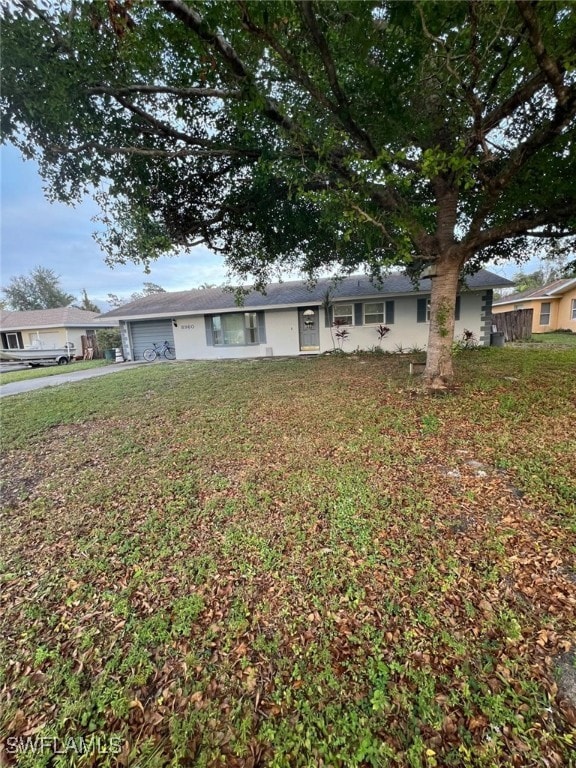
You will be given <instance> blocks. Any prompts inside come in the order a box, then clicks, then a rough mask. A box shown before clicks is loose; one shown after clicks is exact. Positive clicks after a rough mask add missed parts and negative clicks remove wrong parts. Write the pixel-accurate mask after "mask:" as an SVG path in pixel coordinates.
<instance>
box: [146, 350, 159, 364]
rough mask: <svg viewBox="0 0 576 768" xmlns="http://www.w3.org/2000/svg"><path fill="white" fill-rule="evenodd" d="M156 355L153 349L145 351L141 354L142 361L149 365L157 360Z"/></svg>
mask: <svg viewBox="0 0 576 768" xmlns="http://www.w3.org/2000/svg"><path fill="white" fill-rule="evenodd" d="M157 356H158V355H157V353H156V350H155V349H145V350H144V353H143V354H142V357H143V358H144V360H146V362H147V363H151V362H153V361H154V360H156V358H157Z"/></svg>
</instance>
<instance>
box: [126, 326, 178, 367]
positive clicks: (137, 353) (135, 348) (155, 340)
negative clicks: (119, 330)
mask: <svg viewBox="0 0 576 768" xmlns="http://www.w3.org/2000/svg"><path fill="white" fill-rule="evenodd" d="M130 335H131V337H132V355H133V356H134V360H143V359H144V358H143V356H142V355H143V352H144V350H145V349H148V347H151V346H152V345H153V344H163V343H164V342H165V341H167V342H168V344H170V346H171V347H172V348H174V332H173V330H172V320H142V321H136V322H133V323H130Z"/></svg>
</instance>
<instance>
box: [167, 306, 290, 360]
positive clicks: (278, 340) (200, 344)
mask: <svg viewBox="0 0 576 768" xmlns="http://www.w3.org/2000/svg"><path fill="white" fill-rule="evenodd" d="M265 325H266V341H263V342H262V343H260V344H254V345H250V346H246V347H240V346H238V347H236V346H231V347H219V346H208V345H207V343H206V327H205V322H204V315H190V316H188V317H179V318H178V326H177V327H176V328H174V346H175V348H176V357H177V358H178V359H180V360H192V359H203V360H221V359H224V358H230V357H240V358H242V357H266V356H268V355H269V354H270V350H272V352H271V354H273V355H274V356H280V355H297V354H299V352H300V348H299V341H298V312H297V310H296V309H286V310H269V311H267V312H266V314H265Z"/></svg>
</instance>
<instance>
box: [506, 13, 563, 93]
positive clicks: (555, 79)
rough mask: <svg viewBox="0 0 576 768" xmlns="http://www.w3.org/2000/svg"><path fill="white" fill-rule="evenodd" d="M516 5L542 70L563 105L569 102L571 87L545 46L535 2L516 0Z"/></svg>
mask: <svg viewBox="0 0 576 768" xmlns="http://www.w3.org/2000/svg"><path fill="white" fill-rule="evenodd" d="M516 7H517V8H518V11H519V13H520V15H521V16H522V18H523V20H524V23H525V24H526V28H527V30H528V43H529V45H530V48H531V49H532V52H533V53H534V56H535V57H536V61H537V62H538V66H539V67H540V70H541V71H542V73H543V74H544V76H545V77H546V80H547V81H548V82H549V83H550V86H551V87H552V90H553V91H554V95H555V96H556V98H557V99H558V103H559V104H560V105H561V106H564V105H565V104H567V102H568V100H569V98H570V89H569V88H568V87H567V86H566V85H564V72H563V71H562V69H561V67H560V66H559V65H558V62H556V61H555V60H554V59H553V58H552V56H550V54H549V53H548V51H547V50H546V48H545V47H544V43H543V41H542V32H541V30H540V25H539V23H538V18H537V16H536V12H535V10H534V9H535V3H533V2H527V0H516Z"/></svg>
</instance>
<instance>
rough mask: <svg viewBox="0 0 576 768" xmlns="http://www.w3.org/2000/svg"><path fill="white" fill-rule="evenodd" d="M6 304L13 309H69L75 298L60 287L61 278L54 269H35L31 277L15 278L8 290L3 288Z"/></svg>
mask: <svg viewBox="0 0 576 768" xmlns="http://www.w3.org/2000/svg"><path fill="white" fill-rule="evenodd" d="M2 293H3V294H4V296H5V297H6V303H7V304H8V306H10V307H11V308H12V309H15V310H17V311H24V310H27V309H53V308H54V307H67V306H68V305H69V304H71V303H72V302H73V301H74V296H72V294H70V293H66V292H65V291H63V290H62V289H61V287H60V276H59V275H57V274H56V273H55V272H54V270H53V269H48V268H47V267H40V266H39V267H34V269H32V270H31V272H30V274H29V275H19V276H18V277H13V278H12V279H11V280H10V282H9V283H8V285H7V286H6V288H2Z"/></svg>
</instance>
